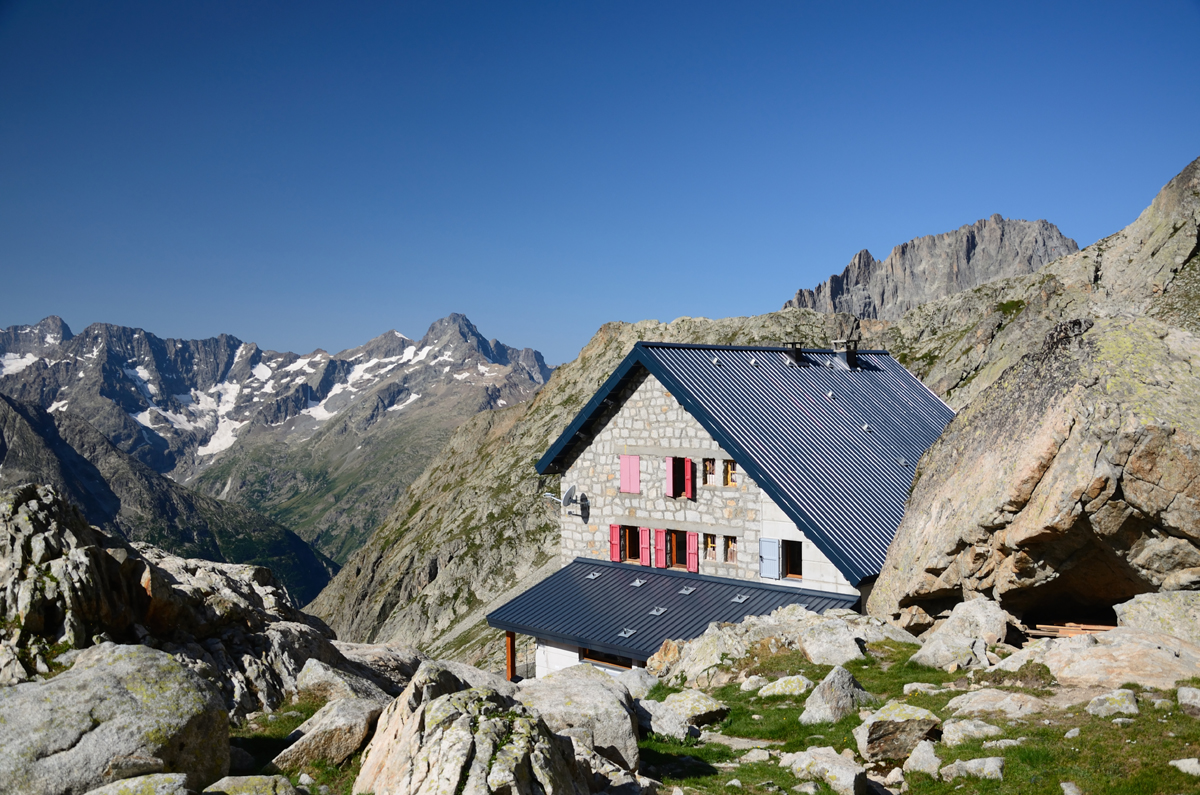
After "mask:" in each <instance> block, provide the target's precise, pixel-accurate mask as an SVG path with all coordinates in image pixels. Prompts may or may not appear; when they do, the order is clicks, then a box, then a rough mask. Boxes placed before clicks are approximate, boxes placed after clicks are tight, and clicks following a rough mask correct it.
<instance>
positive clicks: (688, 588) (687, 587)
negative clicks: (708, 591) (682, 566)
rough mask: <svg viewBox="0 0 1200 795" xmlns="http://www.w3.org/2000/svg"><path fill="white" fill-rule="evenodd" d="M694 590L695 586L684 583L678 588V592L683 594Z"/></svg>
mask: <svg viewBox="0 0 1200 795" xmlns="http://www.w3.org/2000/svg"><path fill="white" fill-rule="evenodd" d="M694 590H696V589H695V588H693V587H692V586H690V585H685V586H683V587H682V588H680V589H679V592H680V593H681V594H683V595H684V596H687V595H688V594H690V593H691V592H692V591H694Z"/></svg>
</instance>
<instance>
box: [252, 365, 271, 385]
mask: <svg viewBox="0 0 1200 795" xmlns="http://www.w3.org/2000/svg"><path fill="white" fill-rule="evenodd" d="M250 372H252V373H254V377H255V378H257V379H258V380H259V381H270V380H271V376H273V375H275V372H274V371H273V370H272V369H271V368H270V367H267V366H266V365H265V364H263V363H262V362H259V363H258V364H256V365H254V369H252V370H251V371H250Z"/></svg>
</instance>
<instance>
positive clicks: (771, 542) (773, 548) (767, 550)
mask: <svg viewBox="0 0 1200 795" xmlns="http://www.w3.org/2000/svg"><path fill="white" fill-rule="evenodd" d="M758 573H759V574H760V575H761V576H763V577H766V578H767V579H769V580H778V579H779V539H777V538H760V539H759V540H758Z"/></svg>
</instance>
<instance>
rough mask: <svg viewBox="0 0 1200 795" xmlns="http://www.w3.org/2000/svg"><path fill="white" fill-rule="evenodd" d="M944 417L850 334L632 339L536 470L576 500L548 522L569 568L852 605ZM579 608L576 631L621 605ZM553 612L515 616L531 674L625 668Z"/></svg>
mask: <svg viewBox="0 0 1200 795" xmlns="http://www.w3.org/2000/svg"><path fill="white" fill-rule="evenodd" d="M952 417H953V412H952V411H951V410H950V409H949V408H948V407H947V406H946V405H945V403H943V402H942V401H941V400H940V399H938V398H937V396H936V395H934V394H933V393H932V392H930V391H929V390H928V389H927V388H926V387H925V386H924V385H923V384H922V383H921V382H920V381H919V380H918V379H917V378H916V377H914V376H913V375H911V374H910V373H908V371H906V370H905V369H904V368H903V367H902V366H901V365H900V364H899V363H897V362H896V361H895V360H894V359H892V358H891V357H890V356H888V355H887V353H886V352H883V351H861V352H860V351H858V350H856V348H855V346H854V344H853V343H849V344H847V345H843V346H841V347H840V349H839V350H807V349H799V348H796V347H791V348H767V347H743V346H705V345H672V344H661V343H645V342H643V343H638V344H637V345H636V346H635V348H634V350H633V351H632V352H630V354H629V356H628V357H626V359H625V360H624V361H623V362H622V364H621V366H620V367H619V368H618V369H617V371H616V372H614V373H613V375H612V376H611V377H610V378H609V380H608V382H607V383H606V384H605V385H604V386H603V387H602V388H601V389H600V391H599V392H597V393H596V395H595V396H594V397H593V398H592V400H591V401H590V402H589V403H588V405H587V406H585V407H584V409H583V410H582V411H581V412H580V413H579V415H578V416H577V417H576V418H575V420H574V421H573V422H572V423H571V425H570V426H568V428H567V429H566V431H564V433H563V434H562V436H560V437H559V439H558V440H557V441H556V442H555V443H554V445H553V446H552V447H551V448H550V450H549V451H547V453H546V454H545V456H544V457H543V458H542V459H541V460H540V461H539V462H538V465H537V469H538V472H539V473H541V474H560V475H561V476H562V484H563V488H564V490H565V491H567V490H569V491H570V492H571V495H572V498H570V499H564V500H563V505H562V510H561V518H560V521H561V533H562V540H561V547H560V556H561V560H562V564H563V566H564V567H565V566H567V565H568V564H570V563H572V562H573V561H576V560H593V561H596V560H599V561H609V562H611V563H615V564H618V565H621V566H624V567H628V568H631V569H643V570H644V569H650V570H668V571H675V572H679V573H690V574H691V575H692V576H694V577H696V578H699V580H700V581H704V580H705V579H706V578H720V580H722V581H726V580H728V581H733V582H735V583H736V582H738V581H741V582H745V583H747V584H749V583H754V584H755V585H756V586H761V587H766V588H768V590H771V591H772V592H774V589H783V591H787V592H789V593H790V595H789V596H788V601H799V602H805V600H814V599H821V598H826V597H830V596H834V595H836V596H837V597H840V600H839V604H841V603H842V601H844V603H845V604H853V603H856V602H858V601H859V599H860V598H865V596H866V595H867V593H868V592H869V588H870V586H871V583H872V582H873V581H874V578H875V577H876V576H877V575H878V573H879V570H880V566H881V565H882V563H883V560H884V557H885V555H886V552H887V546H888V544H889V543H890V542H891V539H892V535H893V534H894V532H895V530H896V528H897V526H899V524H900V519H901V518H902V517H903V514H904V503H905V500H906V499H907V496H908V491H909V488H910V486H911V483H912V477H913V471H914V466H915V464H916V462H917V461H918V460H919V459H920V457H921V455H922V454H923V453H924V452H925V450H927V449H928V448H929V446H930V445H931V444H932V443H933V441H934V440H935V439H936V438H937V437H938V435H940V433H941V431H942V429H943V428H944V427H945V426H946V424H947V423H949V421H950V419H951V418H952ZM560 585H561V584H560ZM545 587H549V586H534V588H533V589H531V590H530V591H529V592H526V594H523V595H522V596H519V597H517V600H514V602H517V601H519V600H522V599H525V600H526V601H529V600H534V599H539V598H541V597H539V595H538V593H536V591H537V589H538V588H545ZM568 590H569V589H568ZM564 598H566V597H565V596H563V595H562V594H560V595H559V596H557V597H556V599H557V600H558V601H559V602H561V600H562V599H564ZM580 598H582V597H580ZM542 601H543V602H545V600H544V599H543V600H542ZM584 601H586V600H584ZM636 601H638V600H637V599H636V598H635V597H634V596H633V595H630V596H629V598H628V602H629V604H633V603H634V602H636ZM624 604H625V602H622V606H623V605H624ZM823 604H824V603H823ZM547 609H548V610H550V611H551V613H553V611H555V610H567V609H568V608H567V607H566V606H564V605H561V604H560V605H558V606H553V607H548V608H547ZM647 609H649V608H647ZM687 609H691V608H687ZM503 610H504V608H502V609H501V611H497V613H500V612H502V611H503ZM579 610H580V611H581V616H582V617H583V618H586V619H587V620H586V621H584V620H583V619H582V618H581V623H580V627H584V626H585V625H586V627H587V628H586V632H585V633H584V634H585V635H587V634H589V633H590V634H596V633H597V632H599V633H601V634H603V633H604V632H607V630H606V629H602V628H601V627H602V626H603V624H604V622H603V620H600V621H592V620H591V619H592V618H595V616H592V615H591V613H589V612H588V611H589V610H590V611H592V612H595V611H598V610H599V611H600V612H601V613H604V612H608V613H610V614H613V615H615V614H616V613H619V612H621V608H618V607H616V606H613V605H611V604H610V605H607V606H605V607H604V608H603V609H601V608H599V607H597V606H589V607H586V609H585V608H584V606H582V605H580V606H579ZM510 612H511V611H510ZM552 618H553V616H552V615H549V614H547V615H546V616H543V617H541V618H537V619H536V620H533V622H532V623H526V624H522V630H523V631H525V632H527V633H528V634H534V635H535V637H537V638H538V657H537V659H538V670H539V675H540V674H541V673H542V672H544V671H546V670H552V669H554V668H558V667H562V665H563V664H570V663H573V662H577V661H578V660H579V659H580V658H581V657H584V658H590V659H593V660H599V661H601V662H602V661H603V659H604V658H605V657H606V656H607V657H611V658H613V659H618V658H619V659H620V660H622V661H624V662H630V663H631V664H636V663H637V660H638V658H637V656H636V655H634V654H633V652H634V649H633V648H632V646H631V643H630V642H626V643H625V644H624V645H622V644H621V643H615V644H605V643H603V642H602V641H603V640H605V639H604V638H598V637H597V638H590V639H589V637H582V636H581V635H580V632H582V631H583V630H582V629H579V628H577V629H576V630H575V631H574V634H572V633H571V632H551V631H548V630H546V629H544V628H543V629H539V628H538V624H539V623H540V624H542V625H545V626H549V625H550V624H553V623H555V622H554V621H553V620H552ZM600 618H601V619H602V618H603V616H600ZM489 620H490V617H489ZM633 620H634V619H633V617H632V616H631V617H629V618H626V619H624V621H625V623H629V622H630V621H633ZM651 623H653V622H651ZM659 623H665V622H659ZM706 623H707V622H702V625H701V631H702V630H703V624H706ZM493 626H499V624H496V623H495V622H493ZM514 626H515V625H514ZM620 629H622V630H634V631H639V630H636V628H634V627H632V626H624V627H621V628H620ZM510 631H515V630H510ZM665 637H666V636H664V638H665ZM644 638H645V636H643V639H642V640H644ZM608 640H611V638H609V639H608ZM583 641H586V642H587V643H584V642H583ZM659 642H661V640H660V641H659ZM588 643H590V644H591V645H587V644H588ZM641 645H642V646H644V643H643V644H641ZM601 647H604V648H611V649H623V650H624V651H625V652H626V653H625V654H615V653H611V652H602V651H601V653H596V652H597V651H598V650H600V649H601ZM643 651H644V648H643ZM642 659H644V657H643V658H642Z"/></svg>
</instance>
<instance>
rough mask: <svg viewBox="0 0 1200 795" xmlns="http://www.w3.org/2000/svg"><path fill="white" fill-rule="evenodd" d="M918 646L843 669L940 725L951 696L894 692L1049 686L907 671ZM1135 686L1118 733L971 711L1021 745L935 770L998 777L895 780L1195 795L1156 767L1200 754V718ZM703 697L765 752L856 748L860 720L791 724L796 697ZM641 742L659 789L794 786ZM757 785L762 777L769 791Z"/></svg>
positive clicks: (1037, 677)
mask: <svg viewBox="0 0 1200 795" xmlns="http://www.w3.org/2000/svg"><path fill="white" fill-rule="evenodd" d="M917 648H918V647H917V646H916V645H913V644H899V643H892V642H886V643H880V644H871V645H870V646H869V647H868V657H867V659H865V660H862V661H855V662H851V663H848V664H847V665H846V666H845V667H846V668H847V669H848V670H849V671H850V672H851V673H853V674H854V676H855V678H856V679H858V681H859V682H860V683H861V684H862V685H863V687H864V688H866V689H867V690H868V691H869V692H871V693H873V694H875V695H877V696H879V697H880V699H881V700H880V704H882V703H885V702H886V701H888V700H890V699H893V698H897V699H903V700H905V701H906V702H908V703H910V704H913V705H915V706H920V707H924V708H926V709H930V710H933V711H934V712H936V713H938V714H939V715H940V716H941V717H942V718H943V719H947V718H950V717H951V716H950V715H949V713H948V712H947V711H946V709H945V707H946V704H947V702H948V701H949V700H950V699H951V698H953V697H954V696H955V695H959V694H960V693H961V692H962V691H960V690H952V691H949V692H946V693H937V694H920V693H915V694H913V695H910V696H907V697H905V696H904V695H903V689H904V685H905V684H907V683H909V682H929V683H931V684H936V685H946V684H949V683H952V682H957V683H958V684H959V685H960V686H962V685H966V684H968V683H969V682H971V681H980V682H981V683H985V684H988V686H991V687H999V688H1001V689H1006V690H1011V691H1022V692H1028V693H1032V694H1035V695H1042V696H1045V695H1047V693H1048V692H1049V691H1048V690H1047V688H1048V687H1050V686H1051V685H1052V684H1053V682H1052V678H1051V677H1050V676H1049V671H1047V670H1042V667H1041V666H1026V667H1024V668H1022V669H1021V671H1018V672H1016V673H1015V674H1013V673H1010V674H1004V675H1003V676H1002V677H987V676H985V675H983V674H976V675H975V676H974V677H971V678H968V677H963V676H960V675H959V674H948V673H946V672H944V671H938V670H934V669H930V668H924V667H921V666H917V665H910V664H908V663H907V659H908V657H909V656H910V655H911V654H912V653H913V652H914V651H916V649H917ZM737 669H738V670H739V671H742V672H744V673H746V674H762V675H766V676H769V677H771V678H777V677H780V676H789V675H792V674H803V675H805V676H807V677H808V678H809V679H811V680H813V681H814V682H818V681H819V680H820V679H821V678H822V677H824V675H825V674H826V673H827V672H828V671H829V670H830V666H821V665H814V664H812V663H810V662H808V661H807V660H806V659H805V657H804V655H803V654H802V653H799V652H790V651H784V652H780V653H777V654H755V653H753V652H752V653H751V655H750V656H748V657H747V658H745V659H743V660H741V661H739V664H738V666H737ZM964 680H965V681H964ZM1006 682H1007V684H1006ZM1197 682H1200V678H1197V679H1195V680H1192V681H1191V682H1190V683H1189V682H1181V683H1180V685H1188V684H1193V685H1194V684H1195V683H1197ZM1139 690H1143V692H1142V700H1141V701H1140V707H1141V714H1140V715H1138V716H1137V717H1136V718H1135V720H1134V723H1133V724H1132V725H1130V726H1128V727H1119V726H1114V725H1113V723H1112V721H1111V719H1108V718H1096V717H1093V716H1091V715H1089V714H1088V713H1087V712H1086V711H1085V710H1084V707H1085V706H1086V705H1085V704H1077V705H1075V706H1073V707H1070V708H1067V709H1061V710H1060V709H1050V710H1048V711H1046V712H1045V713H1043V714H1039V715H1036V716H1032V717H1030V718H1028V719H1026V720H1023V721H1022V720H1012V721H1010V720H1006V719H1004V718H1003V717H1001V716H990V717H989V716H979V717H981V719H983V720H986V721H987V722H989V723H992V724H994V725H996V726H999V727H1000V728H1001V729H1003V730H1004V733H1003V734H1002V735H1000V737H997V738H991V739H1001V738H1012V739H1016V738H1020V737H1024V738H1026V740H1025V743H1024V744H1023V745H1021V746H1017V747H1014V748H1007V749H996V748H984V747H983V740H975V741H972V742H968V743H965V744H963V745H960V746H957V747H955V748H947V747H945V746H943V745H941V744H938V745H937V746H936V753H937V755H938V757H939V758H941V760H942V764H943V766H944V765H947V764H950V763H951V762H953V761H956V760H960V759H962V760H967V759H976V758H979V757H985V756H1003V757H1004V759H1005V769H1004V781H980V780H977V779H964V778H960V779H957V780H955V781H951V782H943V781H934V780H933V779H931V778H930V777H929V776H926V775H923V774H920V773H912V774H909V775H907V776H906V778H907V781H908V785H909V792H910V793H913V794H914V795H927V794H928V795H943V794H944V795H950V793H961V792H972V793H974V792H980V793H1002V794H1005V795H1018V794H1020V795H1024V794H1025V793H1030V794H1031V795H1039V794H1040V795H1061V792H1062V790H1061V788H1060V786H1059V784H1060V782H1064V781H1073V782H1075V783H1076V784H1077V785H1078V786H1079V787H1080V789H1081V790H1082V791H1083V792H1086V793H1089V795H1098V794H1107V795H1150V793H1178V792H1195V791H1197V782H1196V780H1195V779H1194V778H1192V777H1190V776H1188V775H1186V774H1184V773H1181V772H1179V771H1177V770H1175V769H1174V768H1172V767H1170V766H1168V765H1167V762H1168V761H1170V760H1172V759H1181V758H1187V757H1193V756H1200V720H1197V719H1195V718H1191V717H1188V716H1186V715H1184V714H1182V713H1180V712H1177V711H1175V710H1174V709H1171V710H1157V709H1154V708H1153V706H1151V704H1152V701H1153V699H1155V698H1162V697H1166V698H1168V700H1172V701H1173V693H1171V692H1167V693H1158V692H1155V691H1150V690H1144V689H1140V688H1139ZM810 692H811V691H810ZM712 694H713V695H714V696H715V697H716V698H718V699H720V700H721V701H723V702H725V703H726V704H727V705H728V706H729V709H730V712H729V716H728V717H727V718H726V719H725V720H724V721H723V722H722V724H721V726H720V727H719V728H720V731H721V732H722V733H723V734H725V735H727V736H731V737H746V738H754V739H763V740H773V741H776V742H777V743H781V744H780V745H775V746H772V748H773V749H774V750H778V751H781V752H792V751H797V750H804V749H806V748H808V747H810V746H831V747H833V748H834V749H835V750H837V751H841V750H843V749H845V748H850V749H852V750H857V748H856V744H855V742H854V739H853V736H852V734H851V732H852V731H853V729H854V728H855V727H856V726H857V725H858V724H859V723H860V722H861V721H860V719H859V717H858V716H857V715H851V716H848V717H846V718H845V719H843V720H842V721H839V722H838V723H836V724H832V725H831V724H820V725H814V726H803V725H801V724H800V723H799V721H798V720H797V719H798V718H799V716H800V713H801V712H802V711H803V709H804V700H805V698H806V697H807V696H806V695H804V696H774V697H767V698H761V697H758V696H757V695H756V694H754V693H746V692H743V691H742V690H741V689H740V688H739V686H738V685H736V684H730V685H725V686H723V687H720V688H717V689H715V690H713V691H712ZM663 695H665V693H664V694H663ZM754 715H759V716H760V719H759V720H755V719H754V717H753V716H754ZM1075 727H1079V728H1080V730H1081V735H1080V737H1078V738H1076V739H1074V740H1066V739H1065V738H1064V737H1063V735H1064V734H1065V733H1066V732H1067V731H1068V730H1070V729H1072V728H1075ZM1171 735H1174V736H1171ZM640 745H641V748H642V754H643V760H644V762H645V763H646V764H648V765H649V766H650V769H651V770H652V771H653V772H652V773H650V775H654V777H655V778H660V780H662V781H663V782H664V783H665V784H666V785H667V786H681V787H691V788H693V789H695V790H697V791H699V792H702V793H712V794H713V795H716V793H721V795H728V794H729V793H730V792H731V791H734V790H730V789H728V788H726V786H725V785H726V782H728V781H729V780H730V779H732V778H737V779H738V780H740V781H741V782H742V784H743V788H744V791H746V792H755V791H757V792H764V791H773V790H772V788H771V785H773V786H778V787H781V788H782V789H783V790H785V791H786V790H788V789H790V787H791V786H794V783H795V782H794V781H793V779H792V776H791V774H790V772H788V771H785V770H784V769H783V768H780V767H779V766H778V764H777V763H776V762H775V761H771V762H764V763H758V764H752V765H742V766H740V767H737V768H731V769H723V768H720V767H718V766H717V764H718V763H720V762H724V761H727V760H731V759H735V758H737V757H739V756H741V755H742V753H743V752H740V751H732V750H730V749H729V748H727V747H726V746H723V745H718V744H716V743H708V744H705V745H702V746H698V747H687V746H685V745H681V744H678V743H674V742H670V741H664V740H663V739H662V738H657V737H654V738H648V739H646V740H643V741H642V743H641V744H640ZM902 762H903V760H894V761H893V762H892V763H879V764H878V765H877V766H876V767H875V768H873V770H874V771H875V772H878V773H879V774H881V775H883V774H886V773H887V772H888V770H890V769H891V767H892V766H894V765H896V764H900V763H902ZM656 773H658V774H659V775H655V774H656ZM766 782H771V785H768V784H767V783H766ZM959 787H961V789H959ZM821 791H822V792H828V791H829V790H828V789H822V790H821Z"/></svg>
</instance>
